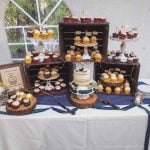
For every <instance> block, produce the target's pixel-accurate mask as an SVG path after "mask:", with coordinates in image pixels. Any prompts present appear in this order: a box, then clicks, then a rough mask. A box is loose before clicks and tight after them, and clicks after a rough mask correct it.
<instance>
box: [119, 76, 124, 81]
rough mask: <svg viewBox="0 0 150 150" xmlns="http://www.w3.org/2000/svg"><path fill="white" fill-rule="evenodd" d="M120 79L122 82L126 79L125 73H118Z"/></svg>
mask: <svg viewBox="0 0 150 150" xmlns="http://www.w3.org/2000/svg"><path fill="white" fill-rule="evenodd" d="M118 81H120V82H123V81H124V75H123V74H119V75H118Z"/></svg>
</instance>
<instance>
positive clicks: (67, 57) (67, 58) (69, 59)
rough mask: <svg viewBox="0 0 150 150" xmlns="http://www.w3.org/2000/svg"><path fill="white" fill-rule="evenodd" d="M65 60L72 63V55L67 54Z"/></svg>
mask: <svg viewBox="0 0 150 150" xmlns="http://www.w3.org/2000/svg"><path fill="white" fill-rule="evenodd" d="M65 60H66V61H68V62H70V61H71V60H72V59H71V54H67V55H65Z"/></svg>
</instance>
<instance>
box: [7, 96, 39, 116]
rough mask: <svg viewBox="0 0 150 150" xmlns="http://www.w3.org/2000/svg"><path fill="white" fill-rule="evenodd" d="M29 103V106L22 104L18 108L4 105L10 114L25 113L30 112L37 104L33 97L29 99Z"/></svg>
mask: <svg viewBox="0 0 150 150" xmlns="http://www.w3.org/2000/svg"><path fill="white" fill-rule="evenodd" d="M30 102H31V103H30V105H29V106H24V105H23V104H22V105H20V107H19V108H15V109H14V108H12V107H10V106H8V105H6V111H7V112H8V113H9V114H11V115H26V114H29V113H31V112H32V111H33V110H34V109H35V107H36V104H37V99H36V98H35V97H34V98H33V100H32V101H30Z"/></svg>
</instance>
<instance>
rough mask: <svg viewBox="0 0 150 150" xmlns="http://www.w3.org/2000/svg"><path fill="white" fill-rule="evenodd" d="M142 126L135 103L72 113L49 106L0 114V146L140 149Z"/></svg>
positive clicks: (18, 149) (6, 149)
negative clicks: (124, 108) (22, 113)
mask: <svg viewBox="0 0 150 150" xmlns="http://www.w3.org/2000/svg"><path fill="white" fill-rule="evenodd" d="M38 107H40V108H43V107H47V106H43V105H40V106H38ZM144 107H146V108H148V109H149V107H148V106H147V105H145V106H144ZM4 109H5V108H4V107H1V108H0V110H4ZM146 127H147V114H146V113H145V111H144V110H142V109H140V108H138V107H135V108H133V109H130V110H128V111H118V110H96V109H92V108H89V109H82V110H79V111H77V114H76V115H74V116H72V115H70V114H59V113H57V112H54V111H53V110H48V111H45V112H42V113H37V114H30V115H26V116H6V115H0V150H143V147H144V139H145V132H146ZM149 150H150V148H149Z"/></svg>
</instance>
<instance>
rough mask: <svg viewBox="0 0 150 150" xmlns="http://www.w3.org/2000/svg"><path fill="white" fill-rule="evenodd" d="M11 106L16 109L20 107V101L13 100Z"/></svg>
mask: <svg viewBox="0 0 150 150" xmlns="http://www.w3.org/2000/svg"><path fill="white" fill-rule="evenodd" d="M11 106H12V108H14V109H17V108H19V107H20V102H19V101H13V102H12V104H11Z"/></svg>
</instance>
